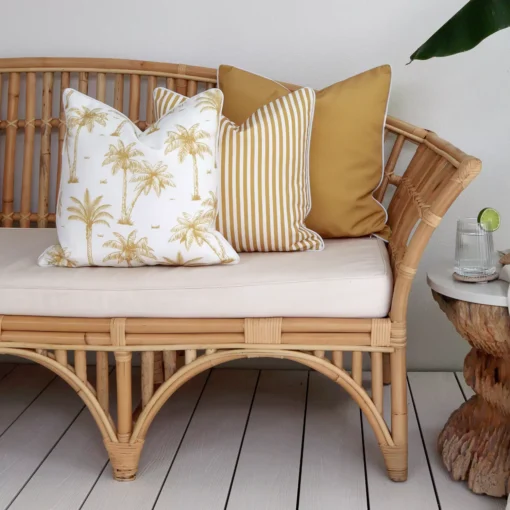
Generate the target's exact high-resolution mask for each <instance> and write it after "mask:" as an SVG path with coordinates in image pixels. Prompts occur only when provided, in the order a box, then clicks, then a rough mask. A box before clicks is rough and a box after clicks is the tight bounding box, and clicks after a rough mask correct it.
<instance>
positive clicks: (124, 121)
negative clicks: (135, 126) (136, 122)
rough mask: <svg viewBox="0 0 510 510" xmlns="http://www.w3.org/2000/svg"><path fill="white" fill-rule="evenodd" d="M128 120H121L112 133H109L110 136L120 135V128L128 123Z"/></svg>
mask: <svg viewBox="0 0 510 510" xmlns="http://www.w3.org/2000/svg"><path fill="white" fill-rule="evenodd" d="M128 122H129V120H123V121H122V122H121V123H120V124H119V125H118V126H117V129H115V131H114V132H113V133H110V136H120V134H121V132H122V128H123V127H124V124H126V123H128Z"/></svg>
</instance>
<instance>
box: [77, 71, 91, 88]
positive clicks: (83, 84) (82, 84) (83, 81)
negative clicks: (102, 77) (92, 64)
mask: <svg viewBox="0 0 510 510" xmlns="http://www.w3.org/2000/svg"><path fill="white" fill-rule="evenodd" d="M78 90H79V91H80V92H81V93H82V94H88V93H89V76H88V73H87V72H84V71H82V72H80V73H79V74H78Z"/></svg>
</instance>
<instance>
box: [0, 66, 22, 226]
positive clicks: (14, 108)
mask: <svg viewBox="0 0 510 510" xmlns="http://www.w3.org/2000/svg"><path fill="white" fill-rule="evenodd" d="M19 88H20V76H19V73H11V74H10V75H9V89H8V95H7V128H6V135H5V159H4V172H3V173H4V181H3V192H2V212H3V219H2V226H4V227H12V224H13V219H12V216H11V215H12V213H13V212H14V169H15V167H14V165H15V163H16V131H17V125H16V121H17V115H18V103H19Z"/></svg>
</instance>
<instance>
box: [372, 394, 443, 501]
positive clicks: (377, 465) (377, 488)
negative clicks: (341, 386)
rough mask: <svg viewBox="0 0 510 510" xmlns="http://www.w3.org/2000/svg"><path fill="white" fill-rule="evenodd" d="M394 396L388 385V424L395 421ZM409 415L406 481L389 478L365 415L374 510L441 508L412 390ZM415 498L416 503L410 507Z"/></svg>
mask: <svg viewBox="0 0 510 510" xmlns="http://www.w3.org/2000/svg"><path fill="white" fill-rule="evenodd" d="M390 395H391V387H390V386H385V387H384V419H385V421H386V423H388V424H391V407H390ZM407 415H408V417H409V478H408V480H407V482H405V483H395V482H392V481H391V480H390V479H389V478H388V475H387V471H386V467H385V465H384V459H383V456H382V453H381V450H380V448H379V445H378V444H377V440H376V438H375V435H374V433H373V431H372V428H371V427H370V424H369V423H368V420H367V419H366V418H365V417H364V416H363V431H364V437H365V458H366V466H367V480H368V494H369V499H370V510H397V509H400V508H412V510H433V509H437V508H438V506H437V501H436V496H435V493H434V486H433V484H432V478H431V476H430V472H429V467H428V464H427V457H426V455H425V450H424V448H423V442H422V439H421V435H420V429H419V427H418V421H417V419H416V414H415V412H414V407H413V403H412V400H411V395H410V394H409V392H408V394H407ZM411 501H412V506H410V502H411Z"/></svg>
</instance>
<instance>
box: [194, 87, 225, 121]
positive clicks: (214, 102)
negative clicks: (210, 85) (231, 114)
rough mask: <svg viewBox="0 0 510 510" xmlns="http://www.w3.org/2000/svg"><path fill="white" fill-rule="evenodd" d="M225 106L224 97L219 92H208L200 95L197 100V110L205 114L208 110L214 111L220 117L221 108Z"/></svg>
mask: <svg viewBox="0 0 510 510" xmlns="http://www.w3.org/2000/svg"><path fill="white" fill-rule="evenodd" d="M222 104H223V97H222V95H221V94H220V92H219V90H208V91H207V92H204V93H203V94H201V95H200V97H199V98H198V99H197V104H196V106H197V108H198V107H201V108H200V111H201V112H205V111H207V110H213V111H215V112H216V113H217V114H218V115H219V114H220V112H221V106H222Z"/></svg>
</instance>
